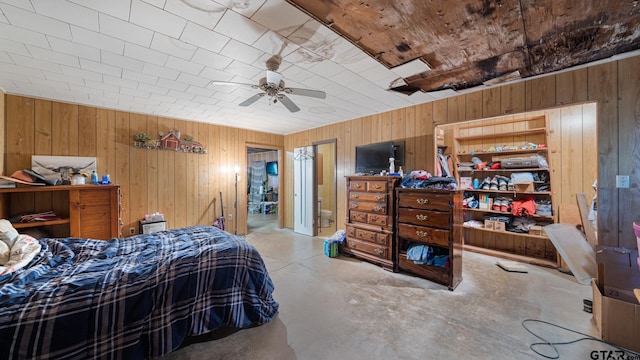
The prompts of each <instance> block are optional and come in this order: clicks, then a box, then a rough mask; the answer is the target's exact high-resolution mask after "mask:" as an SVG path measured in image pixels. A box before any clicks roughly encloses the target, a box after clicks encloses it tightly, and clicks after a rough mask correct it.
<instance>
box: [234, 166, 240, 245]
mask: <svg viewBox="0 0 640 360" xmlns="http://www.w3.org/2000/svg"><path fill="white" fill-rule="evenodd" d="M233 171H234V172H235V176H236V177H235V182H234V184H235V187H236V201H235V203H234V205H233V207H234V212H235V214H234V216H235V220H234V221H233V228H234V231H233V233H234V234H235V235H238V182H239V181H240V176H238V173H239V172H240V167H239V166H238V165H236V166H234V167H233Z"/></svg>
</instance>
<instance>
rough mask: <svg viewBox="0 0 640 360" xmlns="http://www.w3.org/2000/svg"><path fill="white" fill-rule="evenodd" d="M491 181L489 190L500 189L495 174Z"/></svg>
mask: <svg viewBox="0 0 640 360" xmlns="http://www.w3.org/2000/svg"><path fill="white" fill-rule="evenodd" d="M490 183H491V185H490V186H489V190H498V179H497V178H496V177H495V176H494V177H493V179H491V182H490Z"/></svg>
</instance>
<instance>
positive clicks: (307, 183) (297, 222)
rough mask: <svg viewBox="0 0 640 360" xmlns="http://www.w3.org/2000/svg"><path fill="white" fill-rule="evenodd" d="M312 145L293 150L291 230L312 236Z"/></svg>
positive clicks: (313, 210)
mask: <svg viewBox="0 0 640 360" xmlns="http://www.w3.org/2000/svg"><path fill="white" fill-rule="evenodd" d="M313 156H314V154H313V146H305V147H300V148H295V149H294V152H293V202H294V204H293V210H294V214H293V220H294V225H293V231H294V232H297V233H300V234H304V235H309V236H314V235H315V233H314V230H315V206H314V204H315V203H316V200H315V197H314V186H315V181H314V176H315V171H314V161H313Z"/></svg>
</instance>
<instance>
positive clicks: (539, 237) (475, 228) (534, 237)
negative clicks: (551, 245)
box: [463, 226, 549, 240]
mask: <svg viewBox="0 0 640 360" xmlns="http://www.w3.org/2000/svg"><path fill="white" fill-rule="evenodd" d="M463 228H464V229H471V230H480V231H486V232H490V233H495V234H504V235H514V236H519V237H526V238H533V239H543V240H549V238H548V237H546V236H541V235H529V234H522V233H517V232H511V231H496V230H489V229H485V228H477V227H471V226H463Z"/></svg>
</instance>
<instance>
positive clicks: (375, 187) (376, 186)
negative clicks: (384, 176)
mask: <svg viewBox="0 0 640 360" xmlns="http://www.w3.org/2000/svg"><path fill="white" fill-rule="evenodd" d="M381 187H382V186H380V184H375V185H373V188H374V189H380V188H381Z"/></svg>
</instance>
